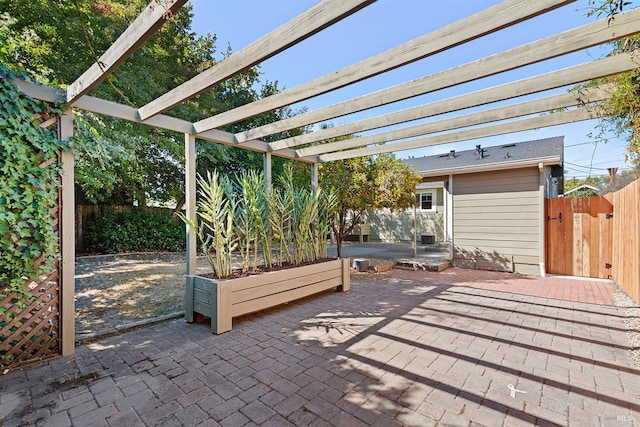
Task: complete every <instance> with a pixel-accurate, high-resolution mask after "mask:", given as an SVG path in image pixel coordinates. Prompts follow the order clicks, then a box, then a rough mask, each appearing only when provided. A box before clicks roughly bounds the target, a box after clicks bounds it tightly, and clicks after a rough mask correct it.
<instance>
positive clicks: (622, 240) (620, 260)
mask: <svg viewBox="0 0 640 427" xmlns="http://www.w3.org/2000/svg"><path fill="white" fill-rule="evenodd" d="M613 204H614V206H615V216H614V218H613V242H614V243H613V249H612V252H613V254H612V255H613V260H614V262H613V278H614V280H615V281H616V283H617V284H618V286H620V287H621V288H622V289H623V290H624V291H625V292H626V293H627V295H629V296H630V297H631V298H632V299H633V300H634V301H635V302H636V303H638V304H640V214H639V212H638V211H639V206H640V205H639V204H640V180H636V181H634V182H633V183H631V184H629V185H627V186H626V187H624V188H623V189H621V190H618V191H616V192H615V193H614V194H613Z"/></svg>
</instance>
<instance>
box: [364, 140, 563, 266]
mask: <svg viewBox="0 0 640 427" xmlns="http://www.w3.org/2000/svg"><path fill="white" fill-rule="evenodd" d="M563 154H564V137H554V138H546V139H540V140H535V141H526V142H520V143H510V144H504V145H497V146H491V147H483V146H481V145H477V146H476V148H475V149H473V150H465V151H454V150H451V151H449V152H446V153H443V154H441V155H436V156H425V157H420V158H411V159H406V160H404V161H405V162H407V163H409V164H411V165H413V166H415V168H416V169H417V170H418V172H419V173H420V174H421V175H422V182H421V183H420V184H419V185H418V186H417V187H416V201H417V209H416V210H415V212H414V211H413V210H410V211H406V212H384V211H383V212H376V213H375V214H371V215H368V216H367V217H366V218H365V221H366V222H367V223H369V224H371V237H370V238H371V240H379V241H395V242H402V241H405V242H411V241H412V240H413V238H414V235H416V236H417V240H418V242H417V243H418V244H421V243H426V244H429V243H432V242H435V243H438V242H448V243H450V248H451V249H450V257H451V259H452V261H453V264H454V265H455V266H459V267H465V268H476V269H490V270H498V271H512V272H517V273H524V274H537V275H544V274H545V267H544V259H545V253H544V250H545V235H544V229H545V227H544V221H545V218H544V199H545V198H552V197H557V196H558V194H559V193H560V194H561V193H562V187H563V167H562V165H563ZM414 216H415V219H416V229H415V232H414V229H413V218H414Z"/></svg>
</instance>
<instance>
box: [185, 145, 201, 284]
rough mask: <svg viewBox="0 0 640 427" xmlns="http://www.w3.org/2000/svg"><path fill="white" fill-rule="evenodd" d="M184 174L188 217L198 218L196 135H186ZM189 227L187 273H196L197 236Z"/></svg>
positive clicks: (192, 219)
mask: <svg viewBox="0 0 640 427" xmlns="http://www.w3.org/2000/svg"><path fill="white" fill-rule="evenodd" d="M184 154H185V155H184V157H185V165H184V174H185V185H184V186H185V190H184V191H185V206H186V209H187V212H186V217H187V219H189V220H190V221H195V220H196V136H195V135H193V134H188V133H186V134H185V135H184ZM186 227H187V274H188V275H189V274H195V273H196V252H197V250H196V241H197V239H198V236H196V232H195V230H193V229H192V228H191V227H190V226H188V225H186Z"/></svg>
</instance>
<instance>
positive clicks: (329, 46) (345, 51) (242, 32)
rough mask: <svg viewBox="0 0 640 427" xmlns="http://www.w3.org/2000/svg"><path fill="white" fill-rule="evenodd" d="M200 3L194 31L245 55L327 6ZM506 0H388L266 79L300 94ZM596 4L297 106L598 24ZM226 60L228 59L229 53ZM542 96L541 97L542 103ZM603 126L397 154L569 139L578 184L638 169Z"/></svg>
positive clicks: (582, 2)
mask: <svg viewBox="0 0 640 427" xmlns="http://www.w3.org/2000/svg"><path fill="white" fill-rule="evenodd" d="M191 3H192V4H193V6H194V14H195V17H194V21H193V30H194V31H195V32H196V33H198V34H206V33H211V34H215V35H216V36H217V38H218V42H217V47H218V51H219V52H220V51H225V50H226V47H227V44H230V45H231V48H232V50H233V51H234V52H236V51H238V50H240V49H242V48H243V47H245V46H247V45H248V44H250V43H251V42H253V41H255V40H256V39H258V38H260V37H261V36H263V35H265V34H267V33H268V32H270V31H271V30H273V29H275V28H277V27H278V26H280V25H282V24H284V23H285V22H287V21H288V20H290V19H292V18H294V17H295V16H296V15H298V14H299V13H301V12H303V11H305V10H306V9H308V8H309V7H311V6H313V5H314V4H316V3H317V0H191ZM497 3H500V1H498V0H473V1H469V0H448V1H443V0H431V1H425V0H378V1H376V2H375V3H373V4H372V5H370V6H367V7H366V8H364V9H363V10H361V11H359V12H357V13H356V14H355V15H352V16H350V17H348V18H346V19H344V20H342V21H340V22H338V23H336V24H334V25H333V26H331V27H329V28H327V29H325V30H324V31H322V32H320V33H318V34H316V35H314V36H313V37H311V38H310V39H307V40H305V41H303V42H302V43H300V44H298V45H296V46H294V47H292V48H290V49H288V50H286V51H285V52H283V53H281V54H279V55H277V56H276V57H274V58H271V59H269V60H267V61H265V62H263V63H262V65H261V71H262V73H263V79H264V80H270V81H274V80H277V81H278V82H279V85H280V86H281V87H283V86H284V87H294V86H297V85H299V84H302V83H304V82H306V81H308V80H311V79H314V78H316V77H320V76H323V75H325V74H328V73H331V72H334V71H337V70H339V69H341V68H343V67H346V66H348V65H350V64H353V63H355V62H357V61H360V60H363V59H366V58H368V57H370V56H372V55H376V54H378V53H381V52H384V51H386V50H388V49H390V48H392V47H395V46H397V45H399V44H401V43H404V42H406V41H409V40H411V39H414V38H416V37H419V36H421V35H423V34H427V33H429V32H431V31H434V30H436V29H438V28H440V27H442V26H444V25H447V24H449V23H451V22H455V21H457V20H459V19H462V18H464V17H465V16H468V15H470V14H472V13H475V12H478V11H480V10H483V9H485V8H487V7H490V6H492V5H494V4H497ZM638 3H639V2H638V1H634V2H633V5H632V6H631V7H636V6H637V5H638ZM587 7H588V1H587V0H579V1H576V2H574V3H572V4H569V5H567V6H564V7H562V8H560V9H558V10H556V11H552V12H550V13H547V14H545V15H543V16H540V17H537V18H534V19H532V20H530V21H527V22H525V23H521V24H519V25H517V26H515V27H513V28H507V29H504V30H501V31H499V32H497V33H495V34H492V35H489V36H485V37H483V38H480V39H478V40H475V41H473V42H470V43H467V44H465V45H463V46H459V47H457V48H454V49H452V50H449V51H447V52H443V53H440V54H437V55H434V56H431V57H429V58H426V59H423V60H421V61H417V62H415V63H413V64H410V65H408V66H405V67H402V68H400V69H398V70H394V71H391V72H388V73H384V74H382V75H379V76H376V77H374V78H371V79H367V80H365V81H363V82H359V83H357V84H354V85H351V86H348V87H346V88H343V89H340V90H337V91H333V92H330V93H328V94H325V95H322V96H318V97H315V98H311V99H308V100H305V101H303V102H301V103H299V104H296V105H294V106H293V108H294V109H296V108H300V107H303V106H304V107H306V108H308V109H309V110H314V109H316V108H320V107H323V106H327V105H331V104H334V103H336V102H340V101H344V100H346V99H350V98H353V97H356V96H360V95H364V94H367V93H370V92H374V91H376V90H380V89H383V88H385V87H388V86H391V85H395V84H400V83H404V82H406V81H409V80H412V79H415V78H419V77H423V76H425V75H428V74H431V73H433V72H437V71H441V70H445V69H448V68H451V67H454V66H457V65H460V64H464V63H466V62H470V61H473V60H476V59H479V58H482V57H484V56H488V55H492V54H495V53H498V52H500V51H502V50H505V49H509V48H512V47H516V46H519V45H522V44H525V43H528V42H531V41H535V40H538V39H541V38H544V37H547V36H550V35H553V34H556V33H558V32H561V31H565V30H568V29H571V28H574V27H576V26H579V25H583V24H587V23H589V22H593V20H595V18H594V17H590V18H588V17H586V16H585V12H586V8H587ZM605 53H606V48H601V47H594V48H591V49H588V50H586V51H582V52H578V53H574V54H571V55H565V56H563V57H561V58H556V59H553V60H549V61H545V62H543V63H540V64H536V65H533V66H529V67H526V68H523V69H521V70H514V71H511V72H508V73H502V74H500V75H497V76H493V77H489V78H485V79H482V80H480V81H478V82H473V83H467V84H464V85H460V86H458V87H456V88H451V89H446V90H443V91H439V92H436V93H433V94H429V95H424V96H420V97H416V98H413V99H410V100H405V101H401V102H397V103H394V104H391V105H389V106H386V107H380V108H376V109H372V110H369V111H365V112H360V113H356V114H352V115H349V116H345V117H339V118H336V119H333V120H331V123H333V124H334V125H340V124H342V123H346V122H351V121H353V120H357V119H362V118H366V117H371V116H377V115H380V114H382V113H384V112H388V111H396V110H399V109H404V108H408V107H411V106H415V105H421V104H424V103H428V102H432V101H435V100H438V99H442V98H445V97H449V96H452V95H458V94H461V93H464V92H470V91H474V90H478V89H482V88H485V87H489V86H495V85H498V84H502V83H505V82H507V81H513V80H517V79H521V78H525V77H530V76H534V75H537V74H541V73H545V72H549V71H553V70H556V69H559V68H565V67H569V66H572V65H576V64H580V63H583V62H588V61H591V60H594V59H597V58H600V57H602V56H603V55H604V54H605ZM217 57H218V59H220V55H219V54H218V55H217ZM564 90H566V88H564V89H558V90H555V91H549V92H545V93H544V95H551V94H554V93H560V92H563V91H564ZM539 96H541V95H537V96H536V97H539ZM521 100H522V99H519V100H512V101H508V102H504V103H496V104H495V106H498V105H506V104H513V103H516V102H519V101H521ZM492 106H493V105H492ZM471 111H473V110H465V111H463V112H459V113H455V114H454V115H459V114H463V113H468V112H471ZM444 117H446V116H438V117H435V118H431V119H428V120H437V119H440V118H444ZM596 124H597V121H586V122H581V123H576V124H571V125H563V126H556V127H550V128H544V129H538V130H533V131H526V132H519V133H515V134H511V135H503V136H499V137H492V138H482V139H478V140H474V141H468V142H463V143H457V144H453V145H446V146H444V145H441V146H436V147H428V148H423V149H419V150H411V151H402V152H399V153H397V155H398V157H401V158H402V157H407V156H409V155H413V156H422V155H432V154H440V153H444V152H447V151H449V150H450V149H457V150H463V149H470V148H473V147H475V145H476V144H482V145H484V146H491V145H498V144H504V143H510V142H519V141H526V140H531V139H539V138H546V137H552V136H559V135H564V136H565V162H566V163H567V164H566V165H565V169H566V171H567V176H568V177H572V176H576V177H584V176H587V175H588V173H589V170H590V169H589V168H590V167H592V169H591V174H592V175H604V174H606V168H608V167H618V168H620V169H623V168H628V167H629V165H628V164H625V163H624V152H625V149H624V147H625V142H624V141H620V140H618V139H616V138H613V137H612V138H611V139H610V140H609V142H608V143H606V144H605V143H603V142H597V141H595V140H594V139H593V138H590V137H589V134H592V133H593V134H595V133H597V131H596V130H595V126H596ZM574 165H580V166H582V167H578V166H574Z"/></svg>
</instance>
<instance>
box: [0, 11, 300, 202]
mask: <svg viewBox="0 0 640 427" xmlns="http://www.w3.org/2000/svg"><path fill="white" fill-rule="evenodd" d="M147 4H148V0H131V1H121V0H102V1H90V0H75V1H59V0H42V1H40V2H38V4H37V6H36V5H34V3H33V2H32V1H29V0H0V10H1V11H3V12H4V13H2V14H1V15H0V59H1V60H2V62H3V63H4V64H6V65H7V66H9V67H10V68H13V69H14V70H25V71H26V72H27V75H29V76H30V77H31V78H32V79H33V80H35V81H38V82H40V83H45V84H53V85H61V86H66V85H69V84H70V83H71V82H73V81H74V80H75V79H76V78H77V77H78V76H79V75H81V73H82V72H84V71H85V70H86V69H87V68H88V67H89V66H90V65H91V64H92V63H93V62H95V61H96V60H97V58H98V57H99V56H100V54H101V53H102V52H104V51H105V50H106V49H107V48H108V47H109V46H110V45H111V43H113V41H114V40H116V38H117V37H118V36H119V35H120V34H121V33H122V32H123V31H124V30H125V29H126V28H127V26H128V25H129V23H130V22H131V21H132V20H133V19H134V18H135V17H136V16H137V15H138V14H139V13H140V11H141V10H143V8H144V7H146V5H147ZM191 22H192V6H191V5H190V4H187V5H185V6H184V7H183V8H182V9H181V10H180V11H178V12H177V13H176V14H175V15H174V16H172V17H171V19H169V20H168V21H167V22H166V23H165V24H164V25H163V26H162V27H161V28H160V29H159V31H158V32H157V33H156V34H155V35H154V36H153V37H151V38H150V39H149V40H148V41H147V42H146V43H145V44H144V45H143V46H141V47H140V48H139V49H138V50H137V51H136V52H135V53H134V54H133V55H132V56H131V57H130V58H129V59H128V60H127V61H125V62H124V63H123V64H122V65H121V66H120V67H119V68H118V69H117V70H116V71H115V72H114V73H112V74H111V75H110V76H109V77H108V78H107V79H106V80H105V81H104V82H102V83H101V84H100V85H98V86H97V87H96V88H95V89H93V90H92V92H91V95H94V96H98V97H100V98H103V99H107V100H111V101H115V102H119V103H124V104H127V105H130V106H134V107H136V106H141V105H144V104H146V103H148V102H149V101H151V100H153V99H155V98H156V97H158V96H160V95H161V94H163V93H165V92H166V91H167V90H169V89H172V88H174V87H176V86H177V85H179V84H181V83H183V82H185V81H187V80H189V79H191V78H192V77H194V76H196V75H197V74H198V73H200V72H201V71H203V70H204V69H206V68H209V67H210V66H212V65H213V64H215V62H216V60H215V59H214V54H215V52H216V46H215V43H216V37H215V36H212V35H211V34H207V35H205V36H196V34H194V33H193V32H192V31H191ZM231 53H232V51H231V48H230V47H229V48H228V49H227V51H226V52H223V53H222V56H223V57H227V56H229V55H230V54H231ZM256 88H259V89H256ZM279 91H280V88H279V87H278V83H277V82H266V83H265V84H263V85H262V87H260V71H259V68H257V67H254V68H251V69H249V70H246V71H245V72H243V73H241V74H239V75H236V76H234V77H233V78H232V79H230V80H227V81H225V82H223V83H221V84H219V85H217V86H216V87H214V88H212V89H211V90H209V91H205V92H204V93H202V94H200V95H199V96H197V97H195V98H193V99H191V100H189V101H187V102H185V103H182V104H180V105H178V106H176V107H174V108H172V109H171V110H169V111H167V112H166V114H168V115H171V116H175V117H180V118H182V119H185V120H189V121H197V120H200V119H202V118H204V117H208V116H212V115H215V114H217V113H220V112H222V111H226V110H228V109H231V108H234V107H236V106H238V105H242V104H244V103H247V102H252V101H255V100H257V99H260V98H262V97H265V96H268V95H270V94H273V93H276V92H279ZM292 114H293V111H292V110H291V109H289V108H282V109H279V110H276V111H273V112H270V113H266V114H264V115H262V116H258V117H254V118H251V119H249V120H247V121H244V122H242V123H235V124H232V125H230V126H228V127H227V129H225V130H229V131H233V132H237V131H240V130H244V129H246V128H248V127H249V126H256V125H260V124H262V123H266V122H269V121H273V120H276V119H279V118H283V117H288V116H290V115H292ZM74 122H75V126H76V131H75V134H76V136H75V137H74V152H75V153H76V155H77V156H76V183H77V185H78V186H79V187H80V188H81V189H82V190H83V191H84V192H85V194H86V195H87V197H88V198H89V199H90V200H91V201H93V202H110V203H131V202H132V201H133V200H134V199H137V200H138V201H139V202H140V203H144V202H145V200H146V199H148V198H150V199H153V200H157V201H168V200H180V199H181V198H183V197H184V166H183V165H184V136H183V135H181V134H177V133H175V132H171V131H166V130H162V129H157V128H151V127H148V126H145V125H141V124H137V123H131V122H127V121H124V120H119V119H115V118H111V117H103V116H100V115H97V114H93V113H88V112H76V114H75V120H74ZM302 131H303V130H302V129H299V130H293V131H290V132H287V133H285V134H284V135H282V137H284V136H293V135H296V134H298V133H300V132H302ZM197 145H198V147H197V150H198V154H199V155H200V156H201V157H200V158H199V160H201V161H200V162H199V172H201V173H204V172H205V170H207V169H209V170H210V169H213V168H216V169H218V170H219V171H220V172H221V173H230V174H232V173H239V172H241V171H243V170H247V169H250V168H256V167H261V166H262V157H261V155H260V154H259V153H254V152H249V151H246V150H238V149H237V148H232V147H228V146H224V145H221V144H215V143H211V142H207V141H200V140H198V142H197ZM281 163H282V162H280V161H278V162H274V175H276V174H277V173H278V171H279V170H281Z"/></svg>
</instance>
